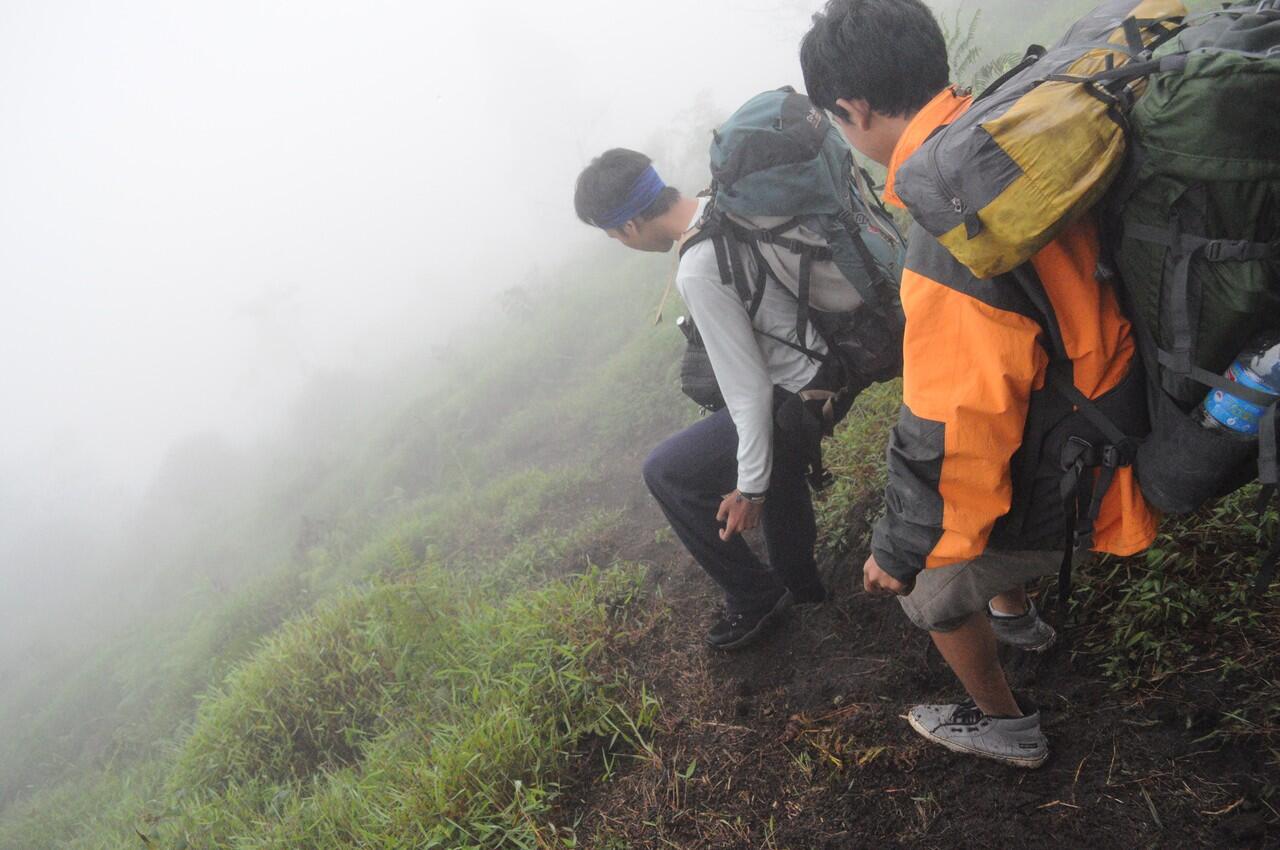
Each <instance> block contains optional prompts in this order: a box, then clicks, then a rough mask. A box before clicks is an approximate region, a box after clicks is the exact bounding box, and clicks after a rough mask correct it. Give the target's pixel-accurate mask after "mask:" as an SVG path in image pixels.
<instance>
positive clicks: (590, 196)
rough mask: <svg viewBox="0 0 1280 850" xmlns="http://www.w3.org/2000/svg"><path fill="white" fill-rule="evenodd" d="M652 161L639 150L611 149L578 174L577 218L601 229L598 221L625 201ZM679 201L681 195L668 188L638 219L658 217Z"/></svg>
mask: <svg viewBox="0 0 1280 850" xmlns="http://www.w3.org/2000/svg"><path fill="white" fill-rule="evenodd" d="M652 162H653V160H651V159H650V158H649V157H647V156H645V155H644V154H642V153H640V152H639V151H633V150H627V149H626V148H612V149H611V150H607V151H605V152H604V153H602V154H600V156H598V157H596V158H595V159H593V160H591V164H590V165H588V166H587V167H586V168H584V169H582V173H581V174H579V175H578V185H577V188H576V189H574V192H573V208H574V210H576V211H577V213H578V218H580V219H582V220H583V221H584V222H585V223H587V224H589V225H591V226H592V227H599V224H598V223H597V222H599V221H600V220H601V219H604V218H605V217H606V216H608V215H609V214H610V213H611V212H613V211H614V210H616V209H617V208H618V207H619V206H620V205H621V204H622V203H623V202H624V201H626V199H627V195H629V194H630V193H631V187H632V186H634V185H635V183H636V180H637V179H639V177H640V175H641V174H643V173H644V170H645V169H646V168H648V167H649V165H650V164H651V163H652ZM679 199H680V192H679V191H677V190H676V189H675V188H674V187H671V186H667V187H665V188H663V190H662V192H661V193H660V194H659V195H658V197H656V198H654V200H653V203H651V204H649V206H647V207H645V208H644V210H643V211H642V212H641V213H640V214H639V215H637V216H636V218H638V219H640V220H641V221H648V220H649V219H651V218H657V217H658V216H660V215H662V214H663V213H665V212H666V211H667V210H669V209H671V207H672V206H674V205H675V202H676V201H677V200H679Z"/></svg>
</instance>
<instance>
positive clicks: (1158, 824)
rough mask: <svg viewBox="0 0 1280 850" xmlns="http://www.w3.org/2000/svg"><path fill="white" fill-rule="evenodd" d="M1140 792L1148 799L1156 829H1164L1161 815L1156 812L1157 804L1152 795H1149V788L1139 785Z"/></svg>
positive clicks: (1148, 806)
mask: <svg viewBox="0 0 1280 850" xmlns="http://www.w3.org/2000/svg"><path fill="white" fill-rule="evenodd" d="M1138 790H1140V791H1141V792H1142V796H1143V797H1144V798H1146V801H1147V808H1148V809H1150V810H1151V819H1152V820H1154V821H1155V822H1156V829H1164V823H1163V822H1162V821H1161V820H1160V813H1159V812H1157V811H1156V804H1155V803H1154V802H1153V801H1152V800H1151V795H1150V794H1148V793H1147V786H1145V785H1139V786H1138Z"/></svg>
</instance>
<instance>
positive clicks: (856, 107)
mask: <svg viewBox="0 0 1280 850" xmlns="http://www.w3.org/2000/svg"><path fill="white" fill-rule="evenodd" d="M836 106H838V107H840V108H841V109H843V110H844V111H845V114H847V115H848V116H849V123H850V124H852V125H853V126H855V127H857V128H858V129H859V130H861V131H862V132H864V133H865V132H866V131H867V130H869V129H870V128H871V104H869V103H867V101H866V100H865V99H863V98H857V99H856V100H850V99H849V98H847V97H838V98H836Z"/></svg>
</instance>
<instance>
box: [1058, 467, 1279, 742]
mask: <svg viewBox="0 0 1280 850" xmlns="http://www.w3.org/2000/svg"><path fill="white" fill-rule="evenodd" d="M1257 492H1258V488H1257V485H1256V484H1255V485H1252V486H1250V487H1246V488H1243V489H1241V490H1238V491H1237V492H1235V493H1233V494H1232V495H1230V496H1228V497H1227V498H1225V499H1221V500H1219V501H1218V502H1217V503H1215V504H1212V505H1209V506H1207V507H1205V508H1204V509H1202V510H1201V511H1199V512H1197V513H1195V514H1193V515H1190V516H1187V517H1179V518H1169V519H1166V520H1165V521H1164V523H1163V525H1162V527H1161V529H1160V534H1159V536H1158V537H1157V539H1156V542H1155V544H1154V545H1153V546H1152V547H1151V548H1150V549H1149V550H1147V551H1146V552H1145V553H1143V554H1142V555H1140V556H1137V557H1133V558H1114V557H1106V558H1099V559H1097V560H1096V561H1095V562H1093V563H1091V564H1088V565H1086V566H1085V567H1084V568H1083V569H1082V570H1081V571H1080V572H1081V578H1080V580H1079V585H1080V590H1079V592H1078V595H1077V596H1076V598H1075V600H1074V602H1075V607H1076V610H1077V612H1078V613H1077V619H1078V620H1079V622H1080V623H1081V627H1082V629H1083V631H1084V639H1083V641H1082V647H1083V649H1084V650H1085V651H1086V652H1088V653H1089V654H1091V655H1092V656H1093V657H1094V658H1096V659H1098V661H1099V664H1100V667H1101V669H1102V671H1103V673H1104V674H1105V675H1106V676H1107V677H1108V678H1110V679H1111V680H1112V681H1113V682H1114V683H1115V685H1116V686H1117V687H1118V688H1122V689H1126V690H1130V691H1140V692H1145V691H1147V690H1150V689H1154V688H1158V687H1160V686H1161V684H1162V683H1163V682H1164V681H1165V680H1166V679H1169V678H1171V677H1174V676H1184V677H1187V678H1194V679H1197V680H1200V681H1202V682H1204V685H1203V687H1207V688H1208V689H1209V690H1210V691H1212V692H1215V693H1219V694H1221V695H1223V697H1224V701H1225V702H1226V704H1227V709H1226V711H1225V712H1224V713H1223V715H1222V717H1221V723H1220V724H1218V725H1216V726H1215V727H1214V729H1213V732H1212V734H1213V736H1214V737H1218V738H1221V739H1228V740H1230V739H1235V740H1240V741H1247V742H1248V743H1249V745H1250V746H1256V747H1265V748H1266V749H1267V750H1269V751H1270V752H1271V758H1272V761H1274V762H1275V763H1276V764H1277V765H1278V766H1280V701H1278V700H1277V699H1276V694H1277V693H1278V692H1280V689H1278V687H1277V686H1278V685H1280V588H1277V586H1275V585H1273V586H1272V588H1271V589H1270V592H1269V593H1268V594H1267V595H1266V596H1265V597H1262V598H1258V597H1255V596H1254V595H1253V594H1252V593H1251V586H1252V584H1253V580H1254V578H1255V575H1256V573H1257V570H1258V567H1259V565H1260V563H1261V553H1262V551H1263V550H1264V549H1265V548H1266V545H1267V543H1268V542H1269V541H1270V540H1272V539H1273V538H1274V536H1275V535H1276V534H1277V533H1280V523H1278V522H1277V518H1276V513H1275V511H1274V509H1273V510H1269V511H1268V512H1267V513H1266V514H1265V515H1264V517H1263V519H1262V521H1261V522H1259V521H1258V517H1257V515H1256V513H1255V511H1254V502H1255V500H1256V497H1257Z"/></svg>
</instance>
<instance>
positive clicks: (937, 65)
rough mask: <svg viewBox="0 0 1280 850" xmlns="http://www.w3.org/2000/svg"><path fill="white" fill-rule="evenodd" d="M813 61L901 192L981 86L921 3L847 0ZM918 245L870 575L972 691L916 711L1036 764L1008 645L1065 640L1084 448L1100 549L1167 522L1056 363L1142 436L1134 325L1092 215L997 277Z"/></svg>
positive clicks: (910, 266)
mask: <svg viewBox="0 0 1280 850" xmlns="http://www.w3.org/2000/svg"><path fill="white" fill-rule="evenodd" d="M801 65H802V67H803V70H804V77H805V84H806V87H807V88H808V94H809V97H810V98H811V99H812V100H813V101H814V103H816V104H817V105H818V106H820V107H822V108H824V109H827V110H829V111H830V112H831V113H832V114H833V116H834V118H835V120H836V122H837V124H838V126H840V128H841V130H842V131H843V132H844V134H845V136H846V138H848V140H849V142H850V144H852V145H853V147H854V148H856V149H857V150H859V151H860V152H862V153H863V154H864V155H866V156H868V157H869V158H871V159H873V160H875V161H877V162H879V163H881V164H883V165H885V166H887V167H888V182H887V185H886V188H885V200H886V201H887V202H889V203H895V204H897V205H898V206H901V203H900V202H899V201H898V199H897V195H896V193H895V191H894V189H895V186H894V180H895V173H896V172H897V169H898V167H899V166H900V165H901V164H902V163H903V162H904V161H905V160H906V159H907V158H908V157H910V156H911V154H912V153H914V152H915V150H916V148H917V147H919V146H920V144H921V143H922V142H923V141H924V140H925V139H926V138H927V137H928V136H929V134H930V133H932V132H933V131H935V130H936V129H937V128H938V127H941V126H943V125H945V124H947V123H949V122H951V121H953V120H955V118H956V117H957V116H958V115H960V114H962V113H963V112H964V110H965V109H967V108H968V106H969V104H970V102H971V100H972V98H971V97H970V95H969V94H968V93H967V92H964V91H961V90H959V89H957V88H955V87H953V86H951V85H950V80H949V68H948V64H947V51H946V44H945V41H944V38H943V35H942V32H941V29H940V28H939V26H938V24H937V21H936V20H935V19H934V18H933V15H932V13H930V11H929V9H928V8H927V7H926V6H925V5H924V3H922V2H920V0H830V2H828V4H827V6H826V8H825V10H824V12H823V13H820V14H818V15H815V16H814V22H813V26H812V28H811V30H810V31H809V33H808V34H807V35H806V36H805V38H804V41H803V44H802V45H801ZM908 243H909V247H908V252H907V257H906V267H905V271H904V273H903V277H902V305H903V309H904V312H905V313H906V319H907V322H906V334H905V338H904V342H903V357H904V365H903V406H902V411H901V414H900V418H899V421H898V423H897V425H896V426H895V428H894V429H893V434H892V437H891V439H890V444H889V449H888V486H887V488H886V491H885V504H886V512H885V516H884V518H883V519H882V520H881V521H880V522H879V523H878V524H877V525H876V528H875V530H874V533H873V537H872V544H871V556H870V557H869V558H868V559H867V561H866V564H865V565H864V567H863V581H864V586H865V588H866V590H867V591H868V592H869V593H876V594H897V595H898V597H899V601H900V602H901V603H902V606H903V608H904V610H905V611H906V613H907V615H908V616H909V617H910V618H911V620H912V621H913V622H914V623H915V624H916V625H918V626H921V627H923V628H925V629H928V630H929V631H930V634H931V636H932V638H933V641H934V643H935V644H936V645H937V647H938V649H939V651H940V652H941V654H942V656H943V658H944V659H946V661H947V663H948V664H949V665H950V667H951V669H952V670H953V671H954V672H955V674H956V676H957V677H958V678H959V679H960V682H961V684H962V685H963V686H964V688H965V690H966V691H967V692H968V694H969V697H970V701H968V702H961V703H958V704H948V705H918V706H915V707H914V708H912V709H911V711H910V712H909V714H908V721H909V722H910V724H911V726H912V727H913V728H914V729H915V730H916V731H917V732H919V733H920V734H922V735H924V736H925V737H926V738H929V739H930V740H933V741H935V742H937V743H939V744H941V745H943V746H946V747H948V748H949V749H952V750H955V751H957V752H968V753H971V754H974V755H979V756H983V757H987V758H993V759H996V760H998V761H1002V762H1005V763H1008V764H1014V765H1018V766H1022V767H1037V766H1039V765H1040V764H1042V763H1043V762H1044V761H1045V759H1046V758H1047V757H1048V746H1047V742H1046V741H1045V738H1044V735H1043V733H1042V732H1041V730H1040V718H1039V712H1038V710H1037V709H1036V708H1035V707H1034V706H1033V705H1031V704H1030V702H1029V701H1028V700H1026V699H1025V698H1023V697H1022V696H1021V695H1018V696H1015V695H1014V693H1013V692H1012V691H1011V690H1010V688H1009V685H1008V683H1007V681H1006V679H1005V677H1004V671H1003V670H1002V668H1001V666H1000V663H999V660H998V658H997V655H996V643H997V640H1002V641H1004V642H1006V643H1012V644H1014V645H1018V646H1022V647H1024V648H1028V649H1044V648H1047V644H1048V643H1049V642H1051V641H1052V638H1053V631H1052V629H1051V628H1050V627H1049V626H1048V625H1047V624H1045V623H1044V622H1043V621H1042V620H1040V619H1039V618H1038V616H1037V615H1036V611H1035V608H1034V605H1033V604H1032V603H1031V602H1030V600H1029V599H1028V597H1027V595H1026V593H1025V590H1024V587H1025V583H1026V582H1027V581H1029V580H1031V579H1033V578H1037V577H1039V576H1043V575H1050V574H1052V573H1054V572H1057V571H1058V568H1059V565H1060V563H1061V562H1062V560H1063V551H1064V548H1066V549H1069V547H1067V546H1066V544H1065V542H1064V541H1065V540H1067V539H1069V536H1070V534H1071V532H1072V531H1076V532H1080V531H1081V529H1082V526H1081V525H1080V524H1077V523H1076V521H1075V518H1074V517H1073V516H1071V514H1073V513H1074V512H1073V511H1072V510H1071V508H1070V507H1069V505H1070V504H1071V501H1070V499H1069V498H1068V497H1064V495H1063V492H1062V491H1063V489H1064V486H1063V478H1064V474H1065V473H1064V471H1063V464H1064V462H1070V461H1073V460H1079V461H1080V463H1079V465H1077V466H1075V467H1074V469H1075V470H1076V472H1077V473H1078V474H1079V479H1080V480H1079V485H1078V486H1072V494H1074V491H1075V490H1077V489H1081V488H1082V490H1083V492H1085V493H1086V495H1088V491H1089V489H1090V488H1091V487H1092V486H1093V485H1094V483H1095V482H1098V481H1100V480H1102V479H1099V472H1100V470H1099V469H1098V468H1095V467H1096V466H1097V464H1099V463H1103V461H1102V460H1100V459H1101V458H1103V457H1104V456H1105V457H1106V458H1107V460H1106V461H1105V463H1107V464H1108V465H1110V466H1111V467H1112V468H1111V469H1108V470H1107V471H1106V478H1107V479H1109V481H1110V486H1109V487H1107V488H1106V489H1105V491H1104V490H1103V487H1102V486H1101V485H1099V486H1098V487H1097V492H1099V493H1103V496H1102V499H1101V502H1100V505H1099V506H1098V508H1097V510H1096V511H1094V512H1092V513H1096V516H1095V517H1094V518H1093V522H1092V544H1091V546H1090V547H1089V548H1092V549H1093V550H1094V551H1099V552H1110V553H1114V554H1118V555H1128V554H1133V553H1135V552H1138V551H1141V550H1142V549H1144V548H1146V547H1147V546H1149V545H1150V544H1151V542H1152V540H1153V539H1154V537H1155V528H1156V517H1155V515H1154V514H1153V512H1152V511H1151V509H1150V508H1148V506H1147V504H1146V502H1145V501H1144V499H1143V497H1142V494H1141V492H1140V491H1139V489H1138V485H1137V481H1136V479H1135V477H1134V475H1133V469H1132V467H1131V466H1120V467H1119V468H1115V467H1116V458H1115V455H1114V454H1112V455H1107V454H1106V452H1104V451H1099V450H1102V449H1105V448H1107V446H1106V445H1105V444H1106V443H1107V438H1106V437H1105V435H1104V434H1102V433H1101V432H1099V430H1098V429H1097V428H1096V427H1095V426H1093V425H1092V424H1091V422H1090V421H1088V417H1087V416H1085V415H1084V414H1082V413H1081V412H1079V411H1078V410H1076V409H1075V408H1074V406H1073V405H1072V403H1071V402H1070V401H1068V400H1067V398H1066V396H1065V392H1062V391H1059V392H1055V391H1054V388H1053V381H1054V376H1055V375H1056V376H1057V378H1058V380H1060V381H1061V382H1062V383H1064V384H1066V385H1068V386H1072V385H1073V386H1074V387H1075V388H1076V390H1078V391H1079V392H1080V393H1082V394H1083V395H1084V396H1086V397H1088V398H1089V399H1093V400H1095V401H1096V402H1097V403H1098V405H1099V406H1100V407H1101V408H1102V409H1104V410H1105V411H1106V412H1107V414H1108V415H1109V417H1110V418H1111V419H1112V420H1113V421H1115V422H1116V424H1118V425H1119V426H1120V427H1121V428H1122V429H1123V430H1124V431H1125V433H1126V434H1129V435H1137V434H1140V433H1141V429H1142V427H1143V426H1144V424H1145V418H1146V417H1145V407H1144V398H1143V389H1142V382H1141V375H1140V372H1139V371H1138V369H1136V368H1131V366H1132V365H1133V364H1134V341H1133V338H1132V334H1131V330H1130V326H1129V323H1128V322H1127V321H1126V320H1125V318H1124V316H1123V315H1122V313H1121V311H1120V308H1119V305H1118V302H1117V300H1116V296H1115V293H1114V292H1113V291H1112V289H1111V288H1110V287H1109V286H1107V285H1105V284H1104V283H1099V281H1098V280H1097V279H1096V269H1097V267H1098V256H1099V244H1098V237H1097V233H1096V231H1095V227H1094V224H1093V222H1092V221H1091V220H1089V219H1087V218H1086V219H1082V220H1079V221H1077V222H1075V223H1074V224H1072V225H1071V226H1070V227H1068V228H1067V230H1066V231H1065V232H1064V233H1063V234H1062V235H1061V236H1059V237H1058V238H1057V239H1055V240H1054V241H1053V242H1052V243H1050V244H1049V245H1048V246H1046V247H1045V248H1044V249H1042V250H1041V251H1040V252H1039V253H1037V254H1036V255H1035V257H1034V258H1033V259H1032V260H1031V263H1030V266H1031V268H1026V267H1024V268H1023V269H1021V270H1019V271H1018V272H1017V273H1016V275H1015V274H1013V273H1011V274H1009V275H1002V276H1000V277H996V278H993V279H990V280H979V279H977V278H975V277H974V276H973V275H972V274H971V273H970V272H969V271H968V269H966V268H965V267H964V266H962V265H961V264H960V263H958V262H957V261H956V260H955V259H954V258H952V257H951V255H950V254H949V253H948V252H947V250H946V249H945V248H944V247H943V246H942V245H941V244H940V243H939V242H938V241H937V240H936V239H934V238H933V237H932V236H930V235H929V234H928V233H927V232H926V231H925V230H924V229H923V228H921V227H920V226H919V225H913V227H912V229H911V232H910V235H909V237H908ZM1086 447H1087V448H1086ZM1081 470H1082V471H1081ZM1090 501H1092V500H1091V499H1087V498H1086V499H1085V503H1086V504H1088V503H1089V502H1090ZM1069 526H1070V527H1071V528H1070V529H1069ZM1086 546H1088V542H1087V540H1086Z"/></svg>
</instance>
